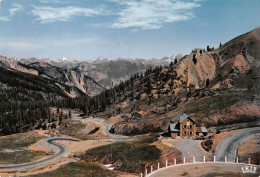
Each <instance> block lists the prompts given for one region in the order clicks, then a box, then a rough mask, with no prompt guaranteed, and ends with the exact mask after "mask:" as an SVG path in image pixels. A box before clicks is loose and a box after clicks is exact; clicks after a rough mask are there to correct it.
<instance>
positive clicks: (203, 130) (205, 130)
mask: <svg viewBox="0 0 260 177" xmlns="http://www.w3.org/2000/svg"><path fill="white" fill-rule="evenodd" d="M200 128H201V131H202V132H203V133H207V132H208V130H207V128H206V127H200Z"/></svg>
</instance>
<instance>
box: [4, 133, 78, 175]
mask: <svg viewBox="0 0 260 177" xmlns="http://www.w3.org/2000/svg"><path fill="white" fill-rule="evenodd" d="M61 140H62V141H64V140H65V141H79V140H78V139H75V138H69V137H50V138H47V139H44V140H43V142H44V143H45V144H47V145H48V146H49V145H52V146H49V147H50V149H51V150H52V151H53V152H54V154H53V155H52V156H50V157H47V158H45V159H42V160H38V161H35V162H31V163H23V164H17V165H8V166H0V171H2V172H3V171H4V172H6V171H19V170H26V169H31V168H36V167H39V166H42V165H45V164H47V163H50V162H52V161H54V160H57V159H59V158H61V157H63V156H65V155H66V154H68V153H69V149H68V148H67V147H66V146H64V145H62V144H59V143H56V142H55V141H61Z"/></svg>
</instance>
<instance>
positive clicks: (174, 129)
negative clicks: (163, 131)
mask: <svg viewBox="0 0 260 177" xmlns="http://www.w3.org/2000/svg"><path fill="white" fill-rule="evenodd" d="M176 125H177V124H173V123H171V124H170V131H171V132H179V131H180V130H178V129H177V127H176Z"/></svg>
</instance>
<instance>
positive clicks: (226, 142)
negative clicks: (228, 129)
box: [215, 127, 260, 162]
mask: <svg viewBox="0 0 260 177" xmlns="http://www.w3.org/2000/svg"><path fill="white" fill-rule="evenodd" d="M258 133H260V127H253V128H245V129H241V130H238V131H236V132H234V133H232V134H230V135H229V136H227V137H226V138H224V139H223V140H222V141H221V142H220V143H219V144H218V146H217V148H216V151H215V156H216V160H217V161H224V159H225V156H227V160H228V161H231V162H234V161H235V157H236V154H237V149H238V147H239V146H240V145H241V144H242V143H243V141H244V140H245V139H246V138H247V137H249V136H251V135H254V134H258Z"/></svg>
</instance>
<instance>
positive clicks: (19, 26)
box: [0, 0, 260, 60]
mask: <svg viewBox="0 0 260 177" xmlns="http://www.w3.org/2000/svg"><path fill="white" fill-rule="evenodd" d="M258 26H260V0H0V55H5V56H8V57H18V58H25V57H37V58H44V57H47V58H60V57H67V58H71V59H72V58H73V59H78V60H85V59H95V58H97V57H99V56H102V57H107V58H110V59H114V58H118V57H124V58H162V57H164V56H171V55H173V54H178V53H183V54H188V53H190V51H191V50H192V49H194V48H196V47H200V48H206V46H207V45H210V46H215V47H217V46H218V45H219V42H222V43H225V42H227V41H228V40H230V39H232V38H234V37H236V36H238V35H240V34H243V33H245V32H248V31H250V30H252V29H254V28H256V27H258Z"/></svg>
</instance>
